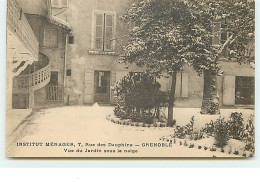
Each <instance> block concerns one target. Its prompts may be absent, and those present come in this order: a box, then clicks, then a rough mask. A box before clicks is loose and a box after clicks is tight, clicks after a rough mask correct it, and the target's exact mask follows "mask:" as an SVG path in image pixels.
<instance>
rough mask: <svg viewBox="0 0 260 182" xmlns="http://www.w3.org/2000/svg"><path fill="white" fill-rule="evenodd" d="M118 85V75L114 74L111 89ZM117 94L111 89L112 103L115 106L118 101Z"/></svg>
mask: <svg viewBox="0 0 260 182" xmlns="http://www.w3.org/2000/svg"><path fill="white" fill-rule="evenodd" d="M115 84H116V73H114V72H113V73H112V81H111V87H112V88H114V87H115ZM115 96H116V95H115V92H114V90H113V89H111V103H113V104H115V103H116V99H115Z"/></svg>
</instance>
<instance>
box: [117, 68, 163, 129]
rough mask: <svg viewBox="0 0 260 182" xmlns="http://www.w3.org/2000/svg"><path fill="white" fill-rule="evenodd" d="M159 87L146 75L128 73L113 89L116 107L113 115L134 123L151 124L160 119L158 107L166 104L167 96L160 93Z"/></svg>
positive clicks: (152, 78)
mask: <svg viewBox="0 0 260 182" xmlns="http://www.w3.org/2000/svg"><path fill="white" fill-rule="evenodd" d="M160 87H161V85H160V84H159V83H158V82H156V80H155V78H154V77H152V76H151V75H149V74H148V73H132V72H130V73H129V74H128V75H127V76H125V77H124V78H123V79H122V80H120V82H119V83H117V85H116V86H115V88H114V91H115V93H116V100H117V102H118V105H117V106H116V107H115V109H114V114H115V115H116V116H117V117H119V118H129V119H132V120H133V121H135V122H145V123H148V124H151V123H153V120H154V118H157V119H159V120H162V119H163V118H162V117H160V116H161V114H160V106H161V105H162V104H164V103H165V102H167V98H166V96H167V94H165V93H164V92H162V91H160Z"/></svg>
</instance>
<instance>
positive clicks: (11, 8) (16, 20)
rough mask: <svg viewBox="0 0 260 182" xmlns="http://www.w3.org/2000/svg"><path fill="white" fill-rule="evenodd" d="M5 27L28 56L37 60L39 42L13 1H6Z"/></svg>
mask: <svg viewBox="0 0 260 182" xmlns="http://www.w3.org/2000/svg"><path fill="white" fill-rule="evenodd" d="M7 25H8V28H10V29H11V30H12V31H13V32H14V34H16V35H17V36H18V38H19V39H20V41H21V42H22V43H23V45H24V46H25V47H26V49H28V51H29V53H30V55H31V56H33V57H34V58H35V60H38V52H39V42H38V40H37V39H36V37H35V35H34V33H33V30H32V28H31V26H30V24H29V23H28V21H27V19H26V17H25V15H24V13H23V12H22V8H20V7H19V6H18V4H17V3H16V1H15V0H8V2H7Z"/></svg>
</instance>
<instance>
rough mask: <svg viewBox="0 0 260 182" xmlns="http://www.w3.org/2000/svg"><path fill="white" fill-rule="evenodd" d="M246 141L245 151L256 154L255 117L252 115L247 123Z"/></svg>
mask: <svg viewBox="0 0 260 182" xmlns="http://www.w3.org/2000/svg"><path fill="white" fill-rule="evenodd" d="M244 140H245V141H246V146H245V149H246V150H248V151H251V152H252V153H254V152H255V127H254V115H251V116H250V118H249V119H248V121H247V124H246V129H245V134H244Z"/></svg>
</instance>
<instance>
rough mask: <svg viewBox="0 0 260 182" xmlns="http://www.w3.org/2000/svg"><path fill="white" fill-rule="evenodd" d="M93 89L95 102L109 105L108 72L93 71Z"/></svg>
mask: <svg viewBox="0 0 260 182" xmlns="http://www.w3.org/2000/svg"><path fill="white" fill-rule="evenodd" d="M94 83H95V84H94V88H95V102H99V103H109V102H110V72H109V71H95V72H94Z"/></svg>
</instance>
